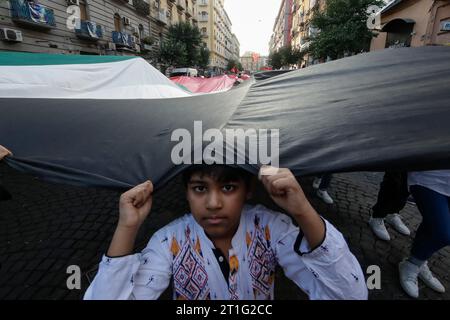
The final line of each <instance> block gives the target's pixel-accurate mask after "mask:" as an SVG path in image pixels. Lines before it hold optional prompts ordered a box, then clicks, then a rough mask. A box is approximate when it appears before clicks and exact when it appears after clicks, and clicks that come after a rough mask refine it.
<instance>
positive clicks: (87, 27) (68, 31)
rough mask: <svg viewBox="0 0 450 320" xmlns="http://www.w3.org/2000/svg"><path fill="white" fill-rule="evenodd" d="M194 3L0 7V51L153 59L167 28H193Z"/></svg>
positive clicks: (93, 0)
mask: <svg viewBox="0 0 450 320" xmlns="http://www.w3.org/2000/svg"><path fill="white" fill-rule="evenodd" d="M196 2H197V1H196V0H39V1H38V0H4V1H0V51H23V52H44V53H64V54H93V55H104V54H107V55H141V56H143V57H144V58H146V59H147V60H149V61H150V62H151V63H154V64H156V61H154V57H156V55H157V52H158V51H159V45H160V44H161V43H162V41H163V40H164V38H165V36H166V35H167V31H168V28H169V27H170V25H172V24H175V23H177V22H179V21H187V22H189V23H192V24H193V25H196V24H197V17H198V14H197V4H196Z"/></svg>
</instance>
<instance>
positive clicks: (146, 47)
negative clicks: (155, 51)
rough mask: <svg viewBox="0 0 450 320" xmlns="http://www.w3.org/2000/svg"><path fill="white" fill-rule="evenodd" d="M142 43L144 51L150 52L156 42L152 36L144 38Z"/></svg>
mask: <svg viewBox="0 0 450 320" xmlns="http://www.w3.org/2000/svg"><path fill="white" fill-rule="evenodd" d="M141 42H142V46H141V47H142V49H143V50H147V51H149V50H150V49H151V46H152V45H153V43H154V42H155V40H154V39H153V37H151V36H146V37H143V38H142V40H141Z"/></svg>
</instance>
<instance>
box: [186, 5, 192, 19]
mask: <svg viewBox="0 0 450 320" xmlns="http://www.w3.org/2000/svg"><path fill="white" fill-rule="evenodd" d="M186 17H188V18H190V17H192V8H189V7H187V8H186Z"/></svg>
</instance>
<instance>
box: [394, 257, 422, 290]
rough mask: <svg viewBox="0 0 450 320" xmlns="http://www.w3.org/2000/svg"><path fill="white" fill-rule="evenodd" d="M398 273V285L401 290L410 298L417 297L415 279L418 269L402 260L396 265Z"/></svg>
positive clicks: (417, 287)
mask: <svg viewBox="0 0 450 320" xmlns="http://www.w3.org/2000/svg"><path fill="white" fill-rule="evenodd" d="M398 271H399V273H400V285H401V286H402V288H403V290H405V292H406V293H407V294H408V296H410V297H412V298H418V297H419V286H418V284H417V277H418V275H419V271H420V269H419V267H418V266H416V265H415V264H413V263H411V262H409V261H408V260H403V261H402V262H400V263H399V264H398Z"/></svg>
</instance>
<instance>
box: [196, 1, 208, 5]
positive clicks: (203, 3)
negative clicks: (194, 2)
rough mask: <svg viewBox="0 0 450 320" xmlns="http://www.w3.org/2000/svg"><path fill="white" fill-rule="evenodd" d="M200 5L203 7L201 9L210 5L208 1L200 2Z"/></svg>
mask: <svg viewBox="0 0 450 320" xmlns="http://www.w3.org/2000/svg"><path fill="white" fill-rule="evenodd" d="M198 5H199V6H201V7H203V6H207V5H208V0H200V1H199V2H198Z"/></svg>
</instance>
